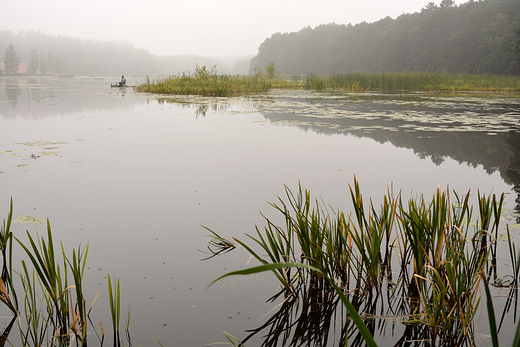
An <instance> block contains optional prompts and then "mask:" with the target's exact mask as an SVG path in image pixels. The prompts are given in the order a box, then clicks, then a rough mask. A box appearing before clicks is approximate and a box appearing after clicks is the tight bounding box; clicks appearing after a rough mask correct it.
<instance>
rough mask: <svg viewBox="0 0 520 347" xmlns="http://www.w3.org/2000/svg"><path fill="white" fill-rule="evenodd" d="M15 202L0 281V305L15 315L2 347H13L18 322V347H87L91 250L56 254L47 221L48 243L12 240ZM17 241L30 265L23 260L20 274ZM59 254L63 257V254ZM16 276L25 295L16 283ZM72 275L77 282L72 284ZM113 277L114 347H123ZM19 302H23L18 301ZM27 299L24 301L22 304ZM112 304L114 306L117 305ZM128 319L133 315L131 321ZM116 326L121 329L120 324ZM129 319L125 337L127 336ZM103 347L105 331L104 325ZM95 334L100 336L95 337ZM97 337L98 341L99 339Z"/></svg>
mask: <svg viewBox="0 0 520 347" xmlns="http://www.w3.org/2000/svg"><path fill="white" fill-rule="evenodd" d="M12 213H13V203H12V199H11V204H10V208H9V214H8V218H7V222H6V220H3V223H2V225H1V228H0V250H1V252H2V260H3V263H2V276H1V278H0V301H2V302H3V304H5V305H6V306H7V307H8V308H9V310H10V311H11V312H12V314H13V318H12V320H11V322H10V324H9V325H8V326H7V327H6V328H5V329H4V331H3V333H2V334H1V336H0V346H4V345H7V344H9V345H13V343H12V342H11V340H10V338H9V333H10V331H11V329H12V327H13V326H14V324H15V322H16V323H17V325H18V330H19V332H20V342H19V343H20V344H21V346H24V347H32V346H60V347H61V346H72V345H75V346H82V347H86V346H87V335H88V334H90V332H89V331H88V329H87V325H88V323H89V322H91V320H90V310H91V309H92V305H93V304H94V302H95V301H96V298H97V295H96V296H95V298H94V299H93V301H92V304H91V306H90V309H88V308H87V306H86V304H87V300H86V296H85V295H84V292H83V275H84V272H85V267H86V261H87V255H88V249H89V247H88V245H87V246H86V247H84V248H82V247H81V245H80V246H79V247H78V248H77V249H74V248H73V249H72V257H70V256H67V255H66V252H65V249H64V247H63V245H61V249H60V250H59V251H58V252H56V250H57V249H56V248H55V246H54V241H53V237H52V231H51V225H50V222H49V220H47V239H45V238H44V237H39V236H38V234H36V235H32V234H31V233H29V232H28V231H27V233H26V234H27V239H28V244H26V243H24V242H22V241H21V240H20V239H18V238H16V237H15V236H13V233H12V231H11V222H12ZM13 240H16V241H17V242H18V243H19V244H20V246H21V247H22V249H23V250H24V251H25V254H26V255H27V257H28V258H29V261H25V260H22V261H21V265H22V271H19V272H17V271H15V270H14V265H13V262H12V256H13V254H12V253H13V252H12V251H13V247H12V244H13ZM60 253H61V254H60ZM13 274H18V276H19V279H20V281H21V287H22V291H20V290H19V289H20V288H19V287H18V286H17V285H16V283H17V282H15V279H16V278H17V277H16V276H15V277H14V278H13ZM70 276H72V280H73V282H72V283H70V282H69V277H70ZM108 278H109V299H110V309H111V313H112V317H113V320H114V319H115V318H114V317H117V321H115V320H114V324H113V327H114V346H119V345H121V341H120V340H119V315H120V290H119V280H118V281H117V291H116V293H115V299H114V296H113V293H112V287H111V283H110V276H109V277H108ZM19 297H20V299H21V302H18V298H19ZM22 300H23V301H22ZM114 303H116V305H115V306H114ZM128 319H129V316H128ZM116 322H117V324H116ZM128 325H129V320H127V325H126V329H125V330H126V333H127V339H128V341H130V338H129V334H128ZM101 331H102V335H103V336H102V337H101V338H100V341H99V342H100V344H101V345H103V340H104V332H103V327H102V325H101ZM96 334H97V333H96ZM98 337H99V336H98Z"/></svg>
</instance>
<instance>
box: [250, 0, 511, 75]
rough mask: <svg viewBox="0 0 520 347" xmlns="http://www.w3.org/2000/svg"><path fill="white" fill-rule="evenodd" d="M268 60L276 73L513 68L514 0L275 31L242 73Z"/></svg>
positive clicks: (482, 0)
mask: <svg viewBox="0 0 520 347" xmlns="http://www.w3.org/2000/svg"><path fill="white" fill-rule="evenodd" d="M271 62H274V63H275V64H276V66H277V68H278V69H279V70H280V71H281V72H282V73H284V74H299V73H318V74H333V73H341V72H402V71H405V70H406V71H418V72H419V71H420V72H448V73H477V74H478V73H486V74H519V73H520V1H518V0H479V1H475V0H470V1H468V2H466V3H463V4H460V5H458V6H457V5H455V3H454V1H453V0H442V1H441V3H440V4H439V5H437V4H435V3H433V2H430V3H428V4H427V5H426V6H425V7H424V8H423V9H422V10H421V11H420V12H416V13H411V14H410V13H406V14H402V15H400V16H399V17H397V18H396V19H392V18H390V17H386V18H384V19H381V20H379V21H377V22H374V23H366V22H363V23H359V24H356V25H352V24H348V25H343V24H334V23H332V24H326V25H320V26H317V27H316V28H314V29H312V28H310V27H307V28H304V29H302V30H300V31H298V32H293V33H284V34H282V33H276V34H274V35H272V36H271V37H270V38H268V39H266V40H265V41H264V42H263V43H262V44H261V45H260V47H259V50H258V54H257V55H256V56H255V57H253V58H252V60H251V64H250V70H249V73H253V72H254V70H255V69H263V68H265V67H266V66H268V65H269V63H271Z"/></svg>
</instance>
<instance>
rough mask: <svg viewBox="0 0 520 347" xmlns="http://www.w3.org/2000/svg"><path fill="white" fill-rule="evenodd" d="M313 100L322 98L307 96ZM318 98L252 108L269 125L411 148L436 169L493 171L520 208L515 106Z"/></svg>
mask: <svg viewBox="0 0 520 347" xmlns="http://www.w3.org/2000/svg"><path fill="white" fill-rule="evenodd" d="M302 95H303V96H302ZM316 95H318V96H319V95H322V94H318V93H316V94H310V96H316ZM323 95H324V97H322V98H321V99H320V98H316V97H314V98H312V99H311V98H310V97H307V98H305V94H303V93H302V94H301V95H296V94H294V95H289V96H284V95H281V96H279V95H277V99H276V101H275V102H276V104H277V106H276V107H275V108H269V107H266V106H264V105H262V104H258V108H259V109H260V111H261V112H262V114H263V115H264V116H265V117H266V118H267V119H269V120H271V121H272V122H273V123H276V122H283V123H284V124H292V125H294V126H298V127H300V128H303V129H306V130H312V131H315V132H317V133H325V134H350V135H354V136H357V137H368V138H371V139H373V140H375V141H377V142H379V143H387V142H389V143H391V144H392V145H393V146H395V147H399V148H401V147H402V148H409V149H412V150H413V151H414V153H415V154H416V155H417V156H418V157H419V158H429V159H430V160H431V161H432V162H433V163H435V164H436V165H440V164H442V163H443V162H444V160H445V159H446V158H448V157H449V158H452V159H454V160H456V161H457V162H459V163H465V164H467V165H470V166H472V167H477V166H478V165H482V166H483V167H484V169H485V170H486V172H488V173H489V174H491V173H493V172H495V171H499V172H500V174H501V176H502V178H503V179H504V181H505V182H506V183H507V184H511V185H513V186H514V187H517V188H515V191H516V192H517V194H518V195H519V198H518V206H517V208H518V209H520V149H519V146H520V139H519V137H520V124H519V122H518V118H515V117H512V116H511V115H515V114H520V111H519V110H520V105H519V104H518V102H517V101H514V100H513V101H511V102H509V103H506V102H503V103H502V102H496V101H493V100H494V99H493V98H490V99H485V98H482V100H480V101H473V100H472V99H471V98H468V99H467V100H466V99H465V98H463V97H462V98H460V97H459V98H456V99H450V100H449V102H450V103H449V104H444V103H445V101H444V100H440V101H439V102H437V100H436V98H435V97H424V96H420V95H419V96H417V95H414V94H408V95H384V94H373V95H367V96H365V95H364V94H358V95H352V96H351V95H345V94H344V95H336V94H323ZM331 95H332V97H331ZM489 101H492V102H489ZM451 106H453V107H454V108H453V109H452V108H451ZM309 110H310V111H309ZM467 114H470V115H471V116H466V115H467ZM331 115H332V116H331ZM504 115H508V116H507V117H505V118H503V116H504ZM414 116H415V117H414ZM501 119H503V121H501ZM471 121H474V122H475V123H471ZM488 121H492V125H490V124H488ZM489 132H493V133H494V135H489V134H488V133H489Z"/></svg>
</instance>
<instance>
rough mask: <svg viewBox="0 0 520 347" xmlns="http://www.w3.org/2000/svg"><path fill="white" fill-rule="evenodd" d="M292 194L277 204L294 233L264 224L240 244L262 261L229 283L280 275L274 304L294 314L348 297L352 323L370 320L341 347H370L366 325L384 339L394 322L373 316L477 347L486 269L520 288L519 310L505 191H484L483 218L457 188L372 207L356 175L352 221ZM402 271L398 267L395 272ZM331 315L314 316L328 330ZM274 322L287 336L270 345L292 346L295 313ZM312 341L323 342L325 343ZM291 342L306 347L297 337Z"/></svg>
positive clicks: (418, 334) (411, 333)
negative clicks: (504, 265)
mask: <svg viewBox="0 0 520 347" xmlns="http://www.w3.org/2000/svg"><path fill="white" fill-rule="evenodd" d="M285 192H286V195H285V198H284V199H282V198H279V199H278V202H277V203H272V204H271V205H272V206H273V207H274V208H275V209H276V210H277V211H278V212H280V213H281V214H282V216H283V219H284V220H285V227H280V226H276V225H274V224H273V223H272V222H271V221H270V220H269V219H268V218H267V217H265V216H264V218H265V220H266V224H267V225H266V226H265V228H264V230H260V229H259V228H258V227H257V228H256V235H254V236H251V235H247V236H248V237H249V238H250V240H252V241H253V244H252V245H250V244H248V243H246V242H244V241H241V240H239V239H236V238H235V239H234V240H235V242H236V243H237V244H238V245H240V246H242V247H243V248H244V249H246V251H247V252H249V253H250V254H251V255H252V256H253V257H254V258H256V259H257V260H258V261H259V263H260V264H261V265H260V266H259V267H256V268H252V269H249V270H247V269H246V270H241V271H236V272H233V273H231V274H226V275H224V276H221V277H220V278H223V277H225V276H228V275H232V274H249V273H256V272H260V271H271V272H273V273H274V275H275V276H276V278H277V279H278V280H279V281H280V284H281V287H282V290H281V291H280V292H279V293H278V294H276V295H275V296H274V297H273V298H271V299H276V298H279V297H281V296H283V297H285V298H286V300H287V303H286V302H285V301H284V304H283V305H282V306H283V307H285V308H286V309H287V307H290V305H289V302H293V301H299V302H300V303H301V304H303V305H306V304H309V303H312V302H313V301H316V302H320V303H322V304H323V303H324V302H325V301H324V298H330V295H331V293H336V294H337V295H339V294H338V293H341V295H339V297H340V298H341V301H342V302H343V303H344V305H345V307H346V308H347V311H348V317H350V318H353V317H358V318H359V319H361V323H363V324H361V323H360V322H355V329H354V328H353V325H352V323H350V322H351V320H350V319H347V320H345V321H344V328H343V334H344V338H343V341H341V342H340V343H341V344H342V345H343V343H344V342H345V341H346V340H347V337H348V336H350V335H353V336H354V340H355V341H358V342H357V343H360V344H364V343H365V341H366V339H365V335H364V333H361V331H364V329H367V330H368V332H369V333H370V334H371V336H373V335H374V334H375V333H376V330H377V329H381V332H382V333H383V330H384V326H385V325H386V323H387V322H388V321H387V320H386V319H384V318H380V319H377V318H376V319H374V318H370V317H400V318H399V319H398V320H399V321H400V322H401V323H402V324H404V325H405V326H406V328H405V330H404V332H403V336H402V337H401V339H400V342H402V343H406V341H410V342H411V341H417V340H421V341H426V342H427V343H429V344H430V345H435V346H466V345H473V344H474V343H475V340H474V339H475V331H474V329H475V328H474V320H475V317H476V315H477V310H478V308H479V304H480V289H481V288H482V286H481V284H482V277H481V273H482V272H486V273H487V275H486V283H487V282H488V281H490V283H491V284H492V285H495V286H499V287H504V286H507V287H509V288H510V289H511V290H512V292H511V294H510V298H511V301H510V302H509V305H510V306H511V305H514V304H513V301H514V300H513V299H514V297H515V295H517V289H516V288H517V286H516V284H517V283H518V273H519V270H518V265H519V260H518V258H519V256H518V255H517V254H516V248H515V246H514V244H513V243H512V242H511V240H509V241H508V247H509V250H510V257H511V263H512V264H513V265H512V269H513V271H512V273H511V274H510V275H509V278H511V280H509V282H508V283H505V282H504V281H503V280H502V279H501V277H499V276H498V275H497V264H496V262H497V256H496V246H497V236H498V230H499V228H500V226H499V223H500V215H501V211H502V205H503V202H504V195H503V194H502V195H501V196H499V197H497V196H496V195H495V194H492V195H489V196H486V195H483V194H480V192H479V194H478V202H477V203H478V205H479V208H478V210H477V213H478V215H477V216H476V217H475V218H474V217H473V206H472V205H471V204H470V192H469V191H468V192H467V193H466V194H464V195H459V194H457V193H455V192H454V193H453V196H454V197H455V199H454V201H452V195H451V194H450V193H449V191H442V190H441V189H440V188H438V189H437V190H436V192H435V194H434V195H433V197H432V198H431V200H428V199H425V198H424V197H420V198H412V199H409V200H407V201H404V200H403V199H402V197H401V195H400V194H397V195H396V196H394V194H393V192H392V191H391V190H390V189H389V190H388V192H387V194H386V195H385V196H384V198H383V199H382V201H383V202H382V204H381V206H380V208H376V206H374V204H373V202H372V201H371V200H370V201H369V203H368V206H366V205H365V202H364V200H363V197H362V194H361V189H360V187H359V183H358V181H357V179H356V178H354V184H353V185H352V186H350V193H351V200H352V205H353V210H352V214H351V215H349V216H346V215H345V213H343V212H341V211H334V212H332V211H331V210H330V208H329V207H327V205H325V203H323V202H320V201H318V200H316V201H313V200H312V199H311V195H310V192H309V191H307V190H305V189H303V188H302V187H301V186H299V188H298V190H297V192H296V194H293V192H291V190H290V189H289V188H288V187H285ZM474 222H476V223H474ZM484 240H485V242H484ZM394 257H395V258H394ZM283 264H285V265H283ZM395 265H398V266H397V267H396V268H395V269H396V270H397V271H391V269H392V267H393V266H395ZM291 270H292V271H291ZM220 278H219V279H220ZM504 278H505V277H504ZM217 280H218V279H217ZM217 280H216V281H217ZM213 283H214V282H213ZM309 293H312V294H310V295H311V296H310V297H309ZM383 298H384V299H383ZM322 308H323V306H322ZM287 310H289V309H287ZM301 310H302V312H305V311H306V310H305V308H301ZM352 311H355V312H356V314H353V313H352ZM358 312H359V314H357V313H358ZM324 314H325V316H320V317H319V318H315V320H316V319H317V320H318V321H320V322H322V323H321V325H320V327H321V328H320V329H321V331H324V330H326V328H327V327H328V325H327V323H326V322H325V319H326V317H328V316H330V315H328V314H327V312H324ZM302 316H309V315H307V314H306V313H305V314H302ZM273 317H278V318H277V319H273V320H271V321H270V323H269V324H267V325H264V327H265V328H268V329H270V330H269V331H270V332H278V335H276V338H275V337H273V336H270V337H269V338H268V339H267V340H265V343H264V344H263V345H264V346H276V345H277V343H278V344H280V343H281V341H283V344H284V345H286V343H287V340H284V339H286V338H287V329H289V328H288V327H289V326H292V323H290V322H289V321H290V319H289V318H288V317H289V316H288V315H287V314H284V313H282V314H281V315H280V316H278V315H274V316H273ZM296 319H297V322H298V326H303V325H302V324H303V323H302V321H301V320H300V319H301V317H300V318H296ZM329 319H331V318H330V317H329ZM354 321H355V320H354ZM376 321H379V322H380V323H378V324H376ZM394 321H395V320H394ZM275 324H282V327H283V328H279V327H276V326H275ZM363 326H364V328H363ZM360 327H361V328H360ZM315 328H316V327H315ZM320 329H317V330H314V331H320ZM260 330H261V329H260ZM301 331H303V330H301ZM257 332H259V330H258V331H257ZM327 333H328V332H327ZM248 338H249V337H248ZM278 338H280V339H282V340H277V339H278ZM299 338H301V336H296V337H294V339H299ZM313 338H315V339H316V340H315V341H319V340H318V339H319V337H317V336H314V337H313ZM272 341H274V342H272ZM306 341H307V340H306ZM360 341H362V343H361V342H360ZM322 342H323V340H322ZM313 343H314V342H313ZM345 343H346V342H345ZM287 345H289V343H287ZM290 345H295V346H296V345H298V343H296V341H295V340H293V341H292V343H291V344H290ZM354 345H357V344H354Z"/></svg>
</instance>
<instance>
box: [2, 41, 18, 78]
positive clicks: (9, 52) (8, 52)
mask: <svg viewBox="0 0 520 347" xmlns="http://www.w3.org/2000/svg"><path fill="white" fill-rule="evenodd" d="M19 66H20V57H18V56H17V55H16V50H15V49H14V46H13V44H10V45H9V47H7V48H6V49H5V58H4V70H5V73H6V74H13V73H17V72H18V67H19Z"/></svg>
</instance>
